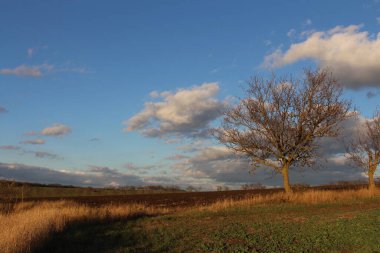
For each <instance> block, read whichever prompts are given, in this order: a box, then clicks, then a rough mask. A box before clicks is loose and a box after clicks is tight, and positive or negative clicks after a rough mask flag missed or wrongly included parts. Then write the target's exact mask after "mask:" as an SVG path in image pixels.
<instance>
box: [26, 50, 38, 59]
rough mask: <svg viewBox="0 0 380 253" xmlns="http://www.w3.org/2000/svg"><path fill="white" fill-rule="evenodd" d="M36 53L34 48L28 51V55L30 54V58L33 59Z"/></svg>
mask: <svg viewBox="0 0 380 253" xmlns="http://www.w3.org/2000/svg"><path fill="white" fill-rule="evenodd" d="M35 52H36V50H35V49H34V48H28V49H27V50H26V53H27V54H28V57H32V56H33V54H34V53H35Z"/></svg>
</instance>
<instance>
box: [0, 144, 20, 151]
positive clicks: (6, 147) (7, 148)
mask: <svg viewBox="0 0 380 253" xmlns="http://www.w3.org/2000/svg"><path fill="white" fill-rule="evenodd" d="M0 149H1V150H20V149H21V148H20V147H18V146H13V145H4V146H0Z"/></svg>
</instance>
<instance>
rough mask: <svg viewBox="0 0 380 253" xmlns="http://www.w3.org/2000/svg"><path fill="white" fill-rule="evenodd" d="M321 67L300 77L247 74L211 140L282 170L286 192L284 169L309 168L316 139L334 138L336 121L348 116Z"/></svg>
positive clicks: (337, 88)
mask: <svg viewBox="0 0 380 253" xmlns="http://www.w3.org/2000/svg"><path fill="white" fill-rule="evenodd" d="M342 92H343V90H342V88H341V86H339V85H338V83H337V81H336V80H335V79H334V78H333V77H332V75H331V73H329V72H328V71H326V70H320V71H310V70H306V71H305V78H304V79H303V80H293V79H292V78H290V79H287V78H280V79H277V78H276V77H273V78H272V79H271V80H264V79H262V78H257V77H253V78H252V79H251V80H250V81H249V82H248V88H247V89H246V95H247V96H246V98H243V99H240V101H239V103H238V104H237V105H236V106H232V107H231V108H229V109H228V110H227V111H226V112H225V117H224V120H223V122H222V125H221V126H220V127H219V128H217V129H215V130H214V135H215V136H216V137H217V139H218V140H219V141H220V142H221V143H223V144H225V145H226V146H227V147H229V148H231V149H232V150H234V151H236V152H238V153H243V154H246V155H248V156H249V158H250V159H251V162H252V165H253V168H256V167H258V166H260V165H263V166H265V167H268V168H272V169H274V171H275V172H277V173H282V176H283V184H284V188H285V191H286V192H287V193H291V192H292V189H291V186H290V184H289V168H290V167H291V166H302V167H311V166H312V165H313V164H314V163H315V160H316V158H317V157H318V152H317V149H318V144H317V139H318V138H320V137H326V136H337V135H338V134H339V133H340V128H339V127H338V124H339V123H340V122H341V121H343V120H345V119H347V118H348V117H350V113H349V108H350V104H351V102H350V101H348V100H344V99H343V98H342Z"/></svg>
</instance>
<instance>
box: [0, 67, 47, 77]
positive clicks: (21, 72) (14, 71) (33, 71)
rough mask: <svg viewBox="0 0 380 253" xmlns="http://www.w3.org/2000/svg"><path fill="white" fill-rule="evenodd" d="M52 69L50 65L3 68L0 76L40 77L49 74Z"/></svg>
mask: <svg viewBox="0 0 380 253" xmlns="http://www.w3.org/2000/svg"><path fill="white" fill-rule="evenodd" d="M53 68H54V66H53V65H50V64H41V65H33V66H28V65H25V64H23V65H20V66H18V67H15V68H3V69H0V74H2V75H16V76H31V77H40V76H42V75H43V74H44V73H46V72H50V71H51V70H52V69H53Z"/></svg>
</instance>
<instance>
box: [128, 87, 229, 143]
mask: <svg viewBox="0 0 380 253" xmlns="http://www.w3.org/2000/svg"><path fill="white" fill-rule="evenodd" d="M218 91H219V85H218V84H217V83H204V84H202V85H200V86H194V87H192V88H189V89H179V90H177V91H176V92H170V91H165V92H161V93H160V94H157V93H153V94H151V96H153V97H155V96H156V97H157V98H161V101H158V102H147V103H145V108H144V109H143V110H142V111H141V112H139V113H138V114H136V115H134V116H133V117H131V118H130V119H128V120H126V121H125V122H124V125H126V128H125V129H124V131H125V132H130V131H138V132H140V133H141V134H142V135H144V136H148V137H167V136H177V137H178V136H180V137H196V136H202V135H204V134H205V133H206V132H207V129H208V126H209V124H210V122H212V121H213V120H215V119H216V118H218V117H219V116H221V114H222V111H223V108H224V107H225V103H224V102H222V101H219V100H218V99H217V98H216V97H215V96H216V94H217V93H218Z"/></svg>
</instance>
